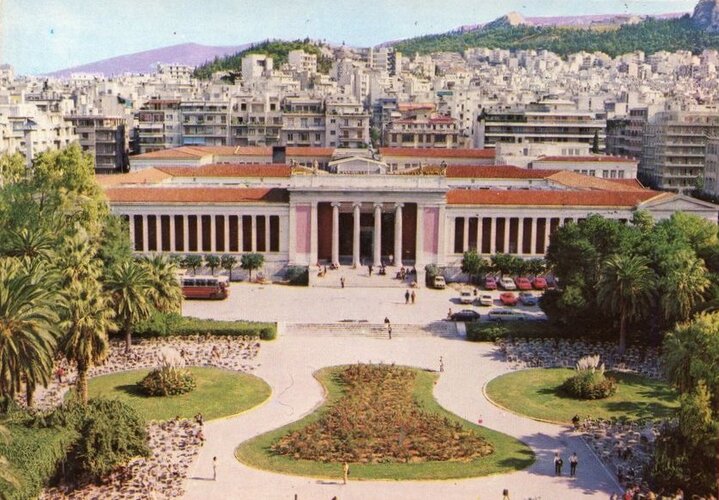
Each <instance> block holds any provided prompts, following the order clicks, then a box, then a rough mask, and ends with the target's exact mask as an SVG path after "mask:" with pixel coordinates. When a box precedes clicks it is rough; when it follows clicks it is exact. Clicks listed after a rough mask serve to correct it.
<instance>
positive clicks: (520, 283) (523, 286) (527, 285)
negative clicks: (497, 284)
mask: <svg viewBox="0 0 719 500" xmlns="http://www.w3.org/2000/svg"><path fill="white" fill-rule="evenodd" d="M514 284H515V285H517V289H518V290H525V291H526V290H531V289H532V282H531V281H529V280H528V279H527V278H523V277H521V276H520V277H518V278H515V279H514Z"/></svg>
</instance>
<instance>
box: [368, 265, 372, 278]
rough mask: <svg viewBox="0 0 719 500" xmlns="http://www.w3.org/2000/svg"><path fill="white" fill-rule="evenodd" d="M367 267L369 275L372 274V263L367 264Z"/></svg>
mask: <svg viewBox="0 0 719 500" xmlns="http://www.w3.org/2000/svg"><path fill="white" fill-rule="evenodd" d="M367 269H368V270H369V275H370V276H372V264H370V265H369V266H367Z"/></svg>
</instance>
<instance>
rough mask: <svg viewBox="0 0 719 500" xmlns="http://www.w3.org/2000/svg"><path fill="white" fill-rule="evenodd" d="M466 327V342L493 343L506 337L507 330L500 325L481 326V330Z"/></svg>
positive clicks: (470, 325)
mask: <svg viewBox="0 0 719 500" xmlns="http://www.w3.org/2000/svg"><path fill="white" fill-rule="evenodd" d="M473 326H474V325H472V324H468V325H467V340H469V341H472V342H494V341H495V340H497V339H502V338H505V337H506V336H507V332H508V329H507V328H506V327H505V326H503V325H502V326H500V325H482V326H483V328H471V327H473Z"/></svg>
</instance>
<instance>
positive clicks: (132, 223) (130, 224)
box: [127, 214, 137, 252]
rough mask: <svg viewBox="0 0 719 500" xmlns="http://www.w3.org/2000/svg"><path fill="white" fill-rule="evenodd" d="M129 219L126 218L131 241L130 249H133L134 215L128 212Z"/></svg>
mask: <svg viewBox="0 0 719 500" xmlns="http://www.w3.org/2000/svg"><path fill="white" fill-rule="evenodd" d="M129 217H130V218H129V219H128V220H127V224H128V226H130V241H131V242H132V251H133V252H134V251H135V248H137V247H136V246H135V216H134V215H132V214H130V215H129Z"/></svg>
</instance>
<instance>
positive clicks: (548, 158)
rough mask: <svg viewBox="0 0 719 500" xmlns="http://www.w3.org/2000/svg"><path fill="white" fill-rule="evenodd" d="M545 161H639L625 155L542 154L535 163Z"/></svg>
mask: <svg viewBox="0 0 719 500" xmlns="http://www.w3.org/2000/svg"><path fill="white" fill-rule="evenodd" d="M543 161H561V162H568V163H571V162H576V163H586V162H600V163H637V160H634V159H632V158H626V157H624V156H609V155H596V156H542V157H540V158H538V159H536V160H534V163H537V162H543Z"/></svg>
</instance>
